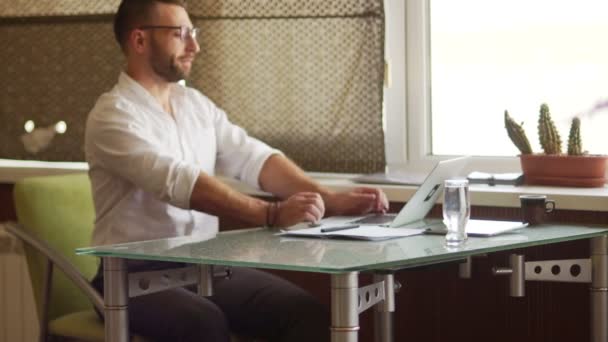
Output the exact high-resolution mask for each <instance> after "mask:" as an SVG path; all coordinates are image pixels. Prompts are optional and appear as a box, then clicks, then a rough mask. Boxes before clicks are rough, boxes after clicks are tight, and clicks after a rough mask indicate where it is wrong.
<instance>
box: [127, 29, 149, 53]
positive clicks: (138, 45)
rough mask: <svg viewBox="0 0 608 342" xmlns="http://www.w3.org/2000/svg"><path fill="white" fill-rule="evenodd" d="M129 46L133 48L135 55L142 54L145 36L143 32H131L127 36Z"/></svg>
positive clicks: (136, 30)
mask: <svg viewBox="0 0 608 342" xmlns="http://www.w3.org/2000/svg"><path fill="white" fill-rule="evenodd" d="M129 45H131V47H132V48H133V51H135V52H136V53H142V52H143V51H144V48H145V46H146V35H145V34H144V31H142V30H138V29H135V30H133V31H131V34H130V35H129Z"/></svg>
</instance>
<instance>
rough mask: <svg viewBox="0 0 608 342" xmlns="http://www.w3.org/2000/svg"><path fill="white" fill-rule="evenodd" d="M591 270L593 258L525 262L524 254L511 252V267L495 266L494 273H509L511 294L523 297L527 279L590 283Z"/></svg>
mask: <svg viewBox="0 0 608 342" xmlns="http://www.w3.org/2000/svg"><path fill="white" fill-rule="evenodd" d="M591 270H592V265H591V259H570V260H543V261H528V262H524V256H523V255H518V254H511V255H510V256H509V267H508V268H507V267H494V268H492V273H493V274H494V275H508V276H509V285H510V289H509V294H510V295H511V296H512V297H523V296H524V295H525V286H524V283H525V281H526V280H529V281H554V282H569V283H590V282H591Z"/></svg>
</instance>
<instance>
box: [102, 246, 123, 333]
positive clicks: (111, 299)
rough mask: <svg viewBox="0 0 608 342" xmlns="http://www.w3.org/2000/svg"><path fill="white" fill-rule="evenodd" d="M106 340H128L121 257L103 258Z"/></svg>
mask: <svg viewBox="0 0 608 342" xmlns="http://www.w3.org/2000/svg"><path fill="white" fill-rule="evenodd" d="M103 284H104V303H105V340H106V342H128V341H129V319H128V314H127V313H128V312H127V304H128V299H129V294H128V277H127V265H126V262H125V260H124V259H121V258H111V257H105V258H103Z"/></svg>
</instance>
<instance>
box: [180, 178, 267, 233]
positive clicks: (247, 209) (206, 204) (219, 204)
mask: <svg viewBox="0 0 608 342" xmlns="http://www.w3.org/2000/svg"><path fill="white" fill-rule="evenodd" d="M268 205H269V204H268V202H266V201H263V200H260V199H257V198H254V197H251V196H247V195H245V194H242V193H240V192H238V191H236V190H233V189H232V188H230V187H229V186H227V185H226V184H224V183H222V182H221V181H219V180H217V179H216V178H214V177H212V176H209V175H207V174H204V173H201V174H200V175H199V177H198V179H197V180H196V183H195V184H194V189H193V190H192V195H191V196H190V208H191V209H194V210H198V211H202V212H205V213H208V214H211V215H216V216H230V217H234V218H237V219H240V220H242V221H244V222H248V223H251V224H252V225H254V226H263V225H265V224H266V223H267V222H266V221H267V217H266V214H267V208H268Z"/></svg>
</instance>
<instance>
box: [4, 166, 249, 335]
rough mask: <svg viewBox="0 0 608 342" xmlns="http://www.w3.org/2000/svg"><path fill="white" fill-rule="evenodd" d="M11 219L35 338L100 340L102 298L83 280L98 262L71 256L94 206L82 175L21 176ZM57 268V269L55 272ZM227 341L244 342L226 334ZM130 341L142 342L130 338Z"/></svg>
mask: <svg viewBox="0 0 608 342" xmlns="http://www.w3.org/2000/svg"><path fill="white" fill-rule="evenodd" d="M13 195H14V200H15V209H16V211H17V220H18V222H19V223H18V224H17V223H8V224H6V225H5V227H6V229H7V231H8V232H9V233H12V234H13V235H15V236H17V237H18V238H19V239H20V240H21V241H23V243H24V249H25V254H26V258H27V265H28V268H29V272H30V275H31V278H32V288H33V290H34V299H35V302H36V303H37V306H38V308H37V311H38V317H39V320H40V341H47V340H48V339H50V338H53V339H54V340H55V339H56V340H61V341H104V325H103V322H102V321H101V320H100V319H99V317H98V316H97V314H96V313H95V311H94V310H93V307H94V306H95V307H97V309H99V310H100V311H101V312H103V298H101V296H100V295H99V294H98V293H97V292H96V291H95V289H93V287H92V286H91V285H90V284H89V279H91V278H92V277H93V275H94V274H95V273H96V272H97V267H98V260H97V258H95V257H91V256H81V255H76V254H75V249H76V248H78V247H84V246H89V245H90V241H91V234H92V232H93V223H94V219H95V210H94V207H93V197H92V195H91V183H90V181H89V178H88V176H87V175H86V174H84V173H81V174H70V175H61V176H47V177H32V178H25V179H23V180H20V181H18V182H17V183H16V184H15V188H14V190H13ZM56 268H58V269H59V270H60V271H61V272H57V274H55V272H54V270H55V269H56ZM231 340H232V342H239V341H241V342H245V341H249V340H247V339H244V338H239V337H238V336H236V335H232V336H231ZM132 341H134V342H142V341H143V342H145V341H147V340H146V339H144V338H142V337H141V336H137V335H135V336H133V338H132Z"/></svg>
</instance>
